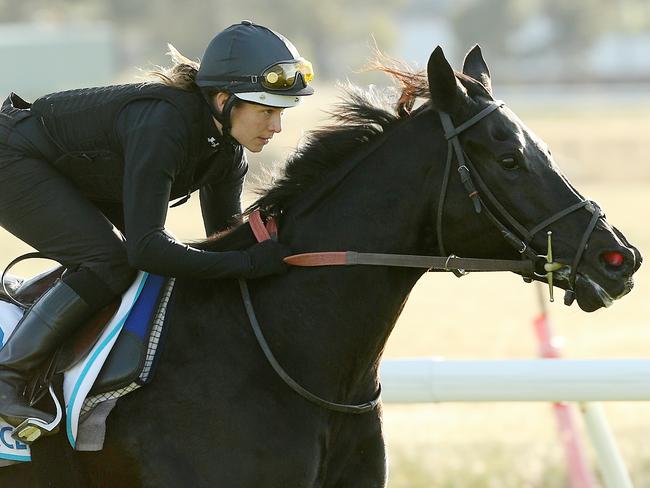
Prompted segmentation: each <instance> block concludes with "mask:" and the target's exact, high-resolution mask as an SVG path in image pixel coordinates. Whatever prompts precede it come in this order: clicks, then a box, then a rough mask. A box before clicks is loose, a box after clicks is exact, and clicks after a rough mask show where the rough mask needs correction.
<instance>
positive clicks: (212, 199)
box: [199, 152, 248, 236]
mask: <svg viewBox="0 0 650 488" xmlns="http://www.w3.org/2000/svg"><path fill="white" fill-rule="evenodd" d="M240 154H241V157H237V159H238V161H235V162H234V163H235V165H234V167H233V168H232V169H231V171H230V174H229V175H228V176H227V177H225V178H224V179H222V180H221V181H219V182H217V183H210V184H206V185H204V186H202V187H201V190H200V192H199V195H200V198H201V213H202V214H203V224H204V225H205V233H206V235H207V236H211V235H212V234H214V233H215V232H220V231H222V230H225V229H227V228H228V227H230V226H232V225H235V224H238V223H240V222H241V194H242V188H243V186H244V176H245V175H246V171H248V163H247V162H246V156H245V155H244V154H243V152H241V153H240Z"/></svg>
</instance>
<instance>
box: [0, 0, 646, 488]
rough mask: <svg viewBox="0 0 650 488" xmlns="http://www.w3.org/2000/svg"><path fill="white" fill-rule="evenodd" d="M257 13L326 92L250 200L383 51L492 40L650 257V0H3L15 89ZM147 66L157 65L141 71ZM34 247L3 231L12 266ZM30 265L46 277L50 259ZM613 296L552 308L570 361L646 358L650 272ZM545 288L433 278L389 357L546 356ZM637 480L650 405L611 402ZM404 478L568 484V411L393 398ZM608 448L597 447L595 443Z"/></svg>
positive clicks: (91, 69) (144, 61)
mask: <svg viewBox="0 0 650 488" xmlns="http://www.w3.org/2000/svg"><path fill="white" fill-rule="evenodd" d="M241 19H251V20H253V21H255V22H258V23H260V24H263V25H267V26H269V27H271V28H273V29H275V30H277V31H279V32H282V33H283V34H285V35H286V36H287V37H289V38H290V39H291V40H292V41H293V42H294V44H296V46H297V47H298V48H299V50H300V51H301V53H302V54H303V55H304V56H305V57H307V58H308V59H310V60H311V61H312V62H313V64H314V67H315V70H316V74H317V80H316V81H315V83H314V85H315V87H316V89H317V93H316V94H315V95H314V96H312V97H310V99H308V100H306V101H305V102H304V103H303V104H302V106H300V107H298V108H295V109H291V110H290V111H288V112H287V114H286V116H285V118H284V131H283V132H282V134H280V135H279V137H275V138H274V141H273V143H272V144H271V145H270V146H269V147H267V148H266V149H265V150H264V152H263V153H261V154H259V155H255V156H254V157H251V158H250V161H251V172H250V174H249V178H248V182H247V185H248V188H247V193H246V196H245V198H246V202H248V203H250V202H251V201H252V200H253V199H254V197H255V194H254V193H253V190H254V189H255V187H256V186H259V185H263V184H264V182H265V181H268V175H267V172H266V171H262V170H261V168H265V169H271V170H273V169H274V168H279V167H281V165H282V162H283V161H284V160H285V158H286V157H287V155H288V154H290V153H291V151H292V150H293V149H294V148H295V147H296V145H297V144H299V143H300V140H301V138H302V136H303V134H304V132H305V131H307V130H309V129H312V128H315V127H317V126H318V125H319V124H322V123H324V122H325V121H326V120H327V111H328V109H331V107H332V105H333V104H334V103H336V102H337V100H338V97H339V96H340V94H341V93H340V90H339V89H338V88H337V82H341V81H343V82H345V81H347V80H350V81H351V82H353V83H355V84H358V85H361V86H364V87H365V86H367V85H369V84H375V85H377V86H378V87H380V88H381V87H384V86H389V85H390V83H391V82H390V80H388V79H386V78H385V77H383V76H378V75H377V74H372V73H362V72H361V71H362V68H363V66H364V65H365V64H366V62H367V60H368V59H369V57H370V56H371V55H372V47H373V46H374V45H375V43H376V45H377V46H378V47H379V48H380V49H381V50H382V51H384V52H386V53H387V54H389V55H391V56H393V57H396V58H399V59H402V60H404V61H405V62H407V63H409V64H411V65H412V66H414V67H416V68H418V67H420V68H421V67H424V66H426V62H427V60H428V57H429V54H430V53H431V51H432V50H433V48H434V47H435V46H436V45H441V46H442V47H443V49H444V51H445V53H446V55H447V57H448V59H449V60H450V61H451V62H452V65H454V66H456V67H457V68H460V65H461V62H462V58H463V56H464V54H465V52H467V50H468V49H469V48H471V47H472V46H473V45H474V44H475V43H479V44H480V45H481V46H482V48H483V53H484V56H485V58H486V60H487V62H488V64H489V66H490V70H491V73H492V80H493V86H494V90H495V94H496V96H497V97H498V98H502V99H504V100H505V101H506V102H507V103H508V105H509V106H510V107H511V108H512V109H513V110H515V112H517V114H518V115H519V116H520V117H521V118H522V120H523V121H524V122H525V123H526V124H527V125H528V126H529V127H530V128H531V129H532V130H533V131H534V132H536V133H537V134H538V135H539V136H540V137H541V138H542V139H544V140H545V141H546V142H547V143H548V144H549V146H550V147H551V149H552V150H553V153H554V156H555V159H556V161H557V162H558V164H559V165H560V166H561V167H562V169H563V170H564V171H565V172H566V173H567V174H568V176H569V177H570V179H571V180H572V182H573V183H574V184H575V185H576V186H577V187H578V189H579V190H580V191H581V192H582V193H583V194H584V195H585V196H588V197H590V198H593V199H595V200H597V201H598V202H599V203H600V204H601V206H602V207H603V208H604V209H605V211H606V212H607V216H608V220H609V221H610V222H611V223H613V224H614V225H616V226H617V227H619V228H620V229H621V230H622V231H623V232H624V233H625V234H626V235H627V236H628V238H629V239H630V241H632V242H633V243H634V244H636V245H637V246H638V247H639V248H640V249H641V251H642V252H645V254H647V253H648V250H649V249H650V230H649V229H648V217H647V212H646V209H647V208H650V164H648V163H649V161H648V153H649V151H650V138H649V137H648V136H649V134H648V129H649V127H650V110H649V109H650V90H649V88H650V2H648V1H647V0H583V1H581V2H568V1H566V0H547V1H544V0H480V1H479V0H455V1H450V0H383V1H377V0H358V1H356V2H353V3H352V2H348V1H344V0H329V1H327V2H324V1H321V2H318V1H312V0H303V1H301V2H296V1H288V0H276V1H274V2H268V1H263V0H240V1H238V2H224V1H205V0H200V1H199V0H185V1H184V2H177V1H171V0H156V1H153V0H141V1H133V0H128V1H127V0H102V1H99V0H23V1H22V2H15V1H12V0H0V60H1V66H2V68H1V70H2V71H1V73H2V75H1V76H0V94H4V93H8V92H9V91H15V92H17V93H18V94H19V95H21V96H23V97H24V98H26V99H28V100H33V99H34V98H36V97H38V96H40V95H42V94H45V93H49V92H53V91H57V90H62V89H68V88H77V87H82V86H94V85H105V84H111V83H124V82H131V81H137V79H136V77H138V76H141V75H142V71H141V69H142V70H145V71H146V70H148V69H150V68H152V67H153V66H155V65H168V58H167V57H166V56H165V52H166V51H167V46H166V44H167V43H168V42H169V43H172V44H173V45H174V46H175V47H176V48H177V49H178V50H180V51H181V52H182V53H183V54H184V55H186V56H187V57H189V58H192V59H198V58H200V56H201V55H202V54H203V49H204V48H205V46H206V45H207V43H208V42H209V41H210V39H211V38H212V37H213V36H214V34H215V33H216V32H218V31H220V30H221V29H223V28H225V27H227V26H228V25H230V24H232V23H235V22H238V21H239V20H241ZM139 68H140V69H139ZM197 200H198V198H196V197H195V198H193V199H192V200H191V202H190V204H188V205H186V206H183V207H180V208H179V209H173V210H172V211H170V215H169V221H168V223H169V228H170V229H171V230H172V231H173V232H174V233H176V234H177V235H178V236H179V237H180V238H181V239H186V240H189V239H195V238H199V237H202V229H203V228H202V224H201V219H200V214H199V209H198V205H197V203H198V202H197ZM28 249H29V248H28V247H27V246H25V245H24V244H22V243H21V242H19V241H17V240H16V239H15V238H13V237H12V236H9V235H8V234H7V233H6V232H4V231H3V230H2V229H0V265H4V264H6V263H7V262H9V261H10V260H11V259H12V258H13V257H14V256H15V255H17V254H18V253H20V252H24V251H27V250H28ZM46 266H47V264H43V263H26V264H24V265H22V267H20V268H19V269H18V270H17V271H16V272H17V274H22V275H29V274H31V273H34V272H36V271H39V270H41V269H42V268H43V267H46ZM646 268H648V266H647V265H646V267H645V268H642V269H641V270H640V271H639V272H638V273H637V280H636V287H635V289H634V290H633V292H632V293H631V294H630V295H629V296H627V297H625V298H624V299H622V300H621V301H620V303H616V304H615V305H614V306H613V307H612V308H610V309H607V310H600V311H598V312H596V313H593V314H585V313H582V312H581V311H580V310H578V309H577V308H576V307H575V306H574V307H572V308H568V307H565V306H563V305H562V303H561V300H559V301H557V302H555V303H554V304H552V305H551V306H550V308H549V313H550V317H551V321H552V323H553V326H554V328H555V329H556V331H557V332H558V333H559V334H561V335H562V336H563V337H564V338H565V348H564V354H565V356H566V357H570V358H644V357H646V358H647V357H648V351H649V347H648V346H650V327H648V325H649V324H650V321H649V320H648V313H649V312H650V300H648V296H649V292H650V285H648V274H649V273H650V272H648V270H647V269H646ZM539 313H540V305H539V300H538V295H537V290H536V289H535V287H534V286H532V285H525V284H524V283H523V282H521V280H520V279H518V278H517V277H515V276H511V275H505V274H504V275H490V276H481V275H479V274H475V275H470V276H469V277H466V278H463V279H460V280H459V279H456V278H455V277H453V276H452V275H448V276H447V275H442V274H434V275H431V276H425V277H423V278H422V280H421V281H420V283H418V285H417V286H416V288H415V289H414V291H413V293H412V296H411V298H410V300H409V303H408V305H407V307H406V309H405V310H404V313H403V315H402V317H401V318H400V320H399V322H398V325H397V327H396V329H395V332H394V334H393V336H392V337H391V339H390V341H389V343H388V348H387V351H386V356H387V357H408V356H445V357H447V358H450V359H472V358H474V359H508V358H513V359H514V358H534V357H537V355H538V351H537V346H536V340H535V336H534V333H533V328H532V320H533V319H534V318H535V317H536V316H537V315H538V314H539ZM605 411H606V413H607V416H608V419H609V421H610V424H611V428H612V430H613V431H614V434H615V436H616V438H617V440H618V443H619V447H620V449H621V451H622V454H623V457H624V459H625V461H626V463H627V465H628V468H629V470H630V472H631V476H632V479H633V482H634V483H635V486H639V487H642V486H650V444H648V442H647V432H648V428H649V427H650V406H649V405H647V404H643V403H626V402H620V403H611V404H607V405H606V406H605ZM384 427H385V433H386V440H387V445H388V455H389V466H390V481H389V486H390V487H411V488H413V487H416V488H417V487H431V486H436V487H438V486H440V487H486V488H487V487H490V488H492V487H559V486H566V478H565V465H564V458H563V452H562V449H561V446H560V443H559V441H558V439H557V434H556V430H555V425H554V420H553V417H552V414H551V407H550V406H549V405H546V404H538V403H519V404H513V403H490V404H467V403H458V404H437V405H420V406H406V405H405V406H396V405H387V406H385V425H384ZM587 454H588V456H589V458H590V459H591V460H592V461H593V460H594V453H593V452H592V451H591V450H588V451H587Z"/></svg>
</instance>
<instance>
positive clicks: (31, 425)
mask: <svg viewBox="0 0 650 488" xmlns="http://www.w3.org/2000/svg"><path fill="white" fill-rule="evenodd" d="M49 392H50V396H51V397H52V401H53V402H54V405H56V415H55V416H54V420H52V422H49V423H48V422H45V421H44V420H42V419H39V418H35V417H30V418H27V419H25V420H23V421H22V422H21V423H20V425H19V426H18V427H16V428H15V429H14V431H13V433H12V434H11V437H13V438H14V439H15V440H17V441H20V442H22V443H24V444H32V443H34V442H35V441H36V440H38V439H39V438H40V437H41V436H48V435H53V434H56V433H57V432H58V430H59V429H58V427H59V423H60V422H61V418H62V417H63V410H62V409H61V403H60V402H59V399H58V398H57V397H56V395H55V394H54V389H53V388H52V385H50V387H49Z"/></svg>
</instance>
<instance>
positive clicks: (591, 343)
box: [0, 88, 650, 488]
mask: <svg viewBox="0 0 650 488" xmlns="http://www.w3.org/2000/svg"><path fill="white" fill-rule="evenodd" d="M321 91H322V92H324V93H325V94H324V95H322V96H320V97H319V98H317V97H316V96H315V97H314V100H313V101H307V103H305V104H304V106H302V107H299V108H296V109H292V110H291V111H288V112H287V115H286V118H285V131H284V132H283V133H282V134H280V136H279V137H277V138H276V139H275V140H274V141H273V143H272V144H271V146H270V147H268V148H267V149H266V150H265V152H264V153H263V154H262V155H261V156H259V157H258V156H255V157H252V158H251V165H252V168H253V170H254V171H253V173H258V172H257V171H255V170H257V169H258V168H259V166H260V165H264V166H265V167H269V166H273V164H274V163H275V162H278V161H282V160H283V159H284V157H285V156H286V154H287V153H288V152H289V151H290V149H291V148H292V147H293V145H294V144H295V142H296V141H297V140H298V139H299V138H300V137H301V135H302V133H303V131H304V130H305V129H306V128H310V127H314V126H315V125H316V124H317V123H319V122H320V121H322V120H323V119H324V115H323V114H322V113H321V112H318V111H317V110H314V106H321V105H322V106H329V105H330V104H331V103H332V101H333V100H334V94H333V92H332V91H331V90H329V89H327V88H325V89H324V90H321ZM646 108H647V107H636V108H635V110H634V111H632V112H631V113H628V112H625V111H622V110H616V109H608V110H606V111H599V110H595V109H590V110H584V109H581V110H579V111H571V110H568V109H567V108H566V106H565V107H564V108H562V109H561V110H560V109H558V108H557V107H555V108H554V107H545V108H544V110H543V111H541V109H539V108H537V109H535V110H533V109H527V108H526V107H525V106H524V107H521V108H519V109H518V110H517V112H518V113H519V115H520V116H521V118H522V120H524V121H525V123H527V125H528V126H529V127H531V128H532V129H533V130H534V131H535V132H536V133H537V134H538V135H539V136H540V137H541V138H542V139H544V140H545V141H546V142H547V143H548V144H549V146H550V147H551V149H552V150H553V152H554V155H555V159H556V161H557V162H558V163H559V164H560V166H562V167H563V169H564V170H565V171H566V172H567V174H568V175H569V176H570V177H571V179H572V181H573V182H574V183H575V184H576V186H577V187H578V188H579V189H580V190H581V191H582V192H583V193H584V194H585V195H587V196H589V197H591V198H594V199H596V200H597V201H598V202H599V203H600V204H601V206H602V207H603V208H604V209H605V210H606V212H607V216H608V220H609V221H610V222H612V223H613V224H614V225H616V226H617V227H619V228H620V229H621V230H622V231H623V232H624V233H625V234H626V235H627V236H628V237H629V239H630V240H631V241H632V242H633V243H635V244H636V245H637V246H638V247H639V248H640V249H641V250H642V251H643V250H647V249H650V231H649V230H648V217H647V210H646V209H648V208H650V191H648V190H649V189H650V187H649V184H648V183H649V182H650V165H649V164H647V160H648V158H647V156H646V155H647V154H650V141H648V139H647V128H648V127H650V111H648V110H646ZM254 179H255V178H253V180H254ZM252 198H253V195H251V194H248V195H247V200H248V201H250V200H251V199H252ZM199 215H200V214H199V208H198V198H197V197H194V198H193V199H192V201H191V203H190V204H189V205H187V206H185V207H181V208H179V209H173V210H172V211H170V215H169V219H168V227H169V228H170V229H171V230H172V231H173V232H174V233H175V234H176V235H178V236H179V237H180V238H182V239H194V238H197V237H201V232H202V225H201V221H200V216H199ZM26 250H28V247H27V246H25V245H23V244H22V243H20V242H18V241H17V240H16V239H14V238H13V237H11V236H8V235H7V234H6V233H5V232H4V231H1V230H0V264H4V263H7V262H8V261H10V260H11V258H12V257H13V256H15V255H16V254H17V253H18V252H21V251H26ZM37 268H38V269H42V268H43V266H42V265H40V266H36V265H34V264H32V263H29V264H24V265H21V267H20V268H19V269H18V272H19V274H29V273H32V272H35V271H36V269H37ZM649 273H650V271H648V266H646V267H644V268H642V269H641V270H640V271H639V273H638V274H637V279H636V287H635V289H634V291H633V292H632V293H631V294H630V295H629V296H627V297H625V298H624V299H623V300H621V301H620V303H616V304H615V305H614V306H613V307H612V308H610V309H607V310H600V311H598V312H596V313H593V314H585V313H583V312H581V311H579V310H578V309H577V307H575V306H574V307H572V308H567V307H564V306H563V305H562V301H561V300H558V301H557V302H556V303H555V304H552V305H551V306H550V307H549V311H550V315H551V319H552V321H553V325H554V327H555V329H556V332H558V333H559V334H560V335H562V336H563V337H564V338H565V340H566V349H565V355H566V356H567V357H571V358H634V357H640V358H643V357H648V346H650V327H648V325H649V321H648V316H649V314H650V300H648V297H649V296H650V280H648V275H649ZM538 309H539V304H538V298H537V295H536V290H535V288H534V287H533V286H532V285H525V284H524V283H523V282H522V281H521V280H520V279H519V278H517V277H515V276H514V275H507V274H503V275H490V276H487V275H481V274H474V275H470V276H468V277H466V278H463V279H457V278H455V277H453V276H451V275H441V274H431V275H427V276H425V277H423V279H422V280H421V281H420V283H418V285H417V286H416V287H415V289H414V291H413V293H412V295H411V297H410V299H409V303H408V304H407V306H406V308H405V310H404V313H403V314H402V317H401V318H400V321H399V323H398V325H397V327H396V329H395V332H394V333H393V335H392V337H391V338H390V340H389V342H388V345H387V350H386V357H391V358H395V357H405V356H432V355H436V356H445V357H448V358H457V359H461V358H462V359H466V358H476V359H490V358H493V359H507V358H513V359H514V358H532V357H536V356H537V348H536V344H535V339H534V333H533V330H532V325H531V321H532V319H533V318H534V317H535V316H536V315H537V313H538V312H539V310H538ZM605 411H606V413H607V416H608V418H609V420H610V424H611V428H612V430H613V431H614V434H615V436H616V438H617V440H618V443H619V445H620V448H621V451H622V453H623V457H624V459H625V460H626V462H627V465H628V467H629V469H630V472H631V474H632V478H633V481H634V483H635V485H636V486H650V445H649V444H648V442H647V431H648V427H650V420H649V419H650V405H649V404H645V403H631V402H630V403H613V404H607V405H606V406H605ZM384 429H385V434H386V442H387V445H388V453H389V462H390V483H389V486H391V487H392V488H401V487H409V488H419V487H431V486H436V487H450V488H451V487H476V488H483V487H485V488H496V487H499V488H502V487H505V488H509V487H513V488H514V487H518V488H520V487H531V488H532V487H534V488H542V487H549V488H550V487H553V488H555V487H558V486H562V485H563V484H564V483H565V481H564V476H565V474H564V457H563V453H562V451H561V447H560V444H559V442H558V441H557V439H556V432H555V426H554V421H553V417H552V414H551V407H550V406H549V405H546V404H539V403H516V404H515V403H486V404H469V403H457V404H437V405H427V406H422V405H419V406H400V405H387V406H385V417H384ZM588 454H589V457H590V459H592V460H593V459H594V453H593V452H592V451H591V450H589V451H588Z"/></svg>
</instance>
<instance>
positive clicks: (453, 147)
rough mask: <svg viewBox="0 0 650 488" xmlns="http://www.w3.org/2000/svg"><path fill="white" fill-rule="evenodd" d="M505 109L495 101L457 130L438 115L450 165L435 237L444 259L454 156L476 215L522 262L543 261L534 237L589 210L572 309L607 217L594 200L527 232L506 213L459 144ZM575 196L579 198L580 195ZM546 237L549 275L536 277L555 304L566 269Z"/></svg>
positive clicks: (569, 297) (568, 299) (568, 297)
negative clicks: (590, 247) (583, 264)
mask: <svg viewBox="0 0 650 488" xmlns="http://www.w3.org/2000/svg"><path fill="white" fill-rule="evenodd" d="M504 105H505V103H504V102H503V101H501V100H492V101H490V102H489V103H488V105H487V107H485V108H484V109H483V110H481V111H480V112H479V113H477V114H476V115H474V116H473V117H471V118H470V119H468V120H467V121H465V122H463V123H462V124H460V125H459V126H457V127H454V125H453V122H452V120H451V116H450V115H449V114H448V113H445V112H438V114H439V116H440V121H441V123H442V127H443V129H444V134H445V139H447V162H446V166H445V172H444V176H443V181H442V187H441V190H440V197H439V199H438V211H437V215H436V234H437V237H438V249H439V251H440V253H441V254H442V255H446V254H447V253H446V251H445V245H444V239H443V232H442V219H443V212H444V206H445V199H446V196H447V187H448V184H449V178H450V174H451V166H452V160H453V159H454V156H456V162H457V165H458V174H459V176H460V179H461V182H462V184H463V186H464V187H465V190H466V191H467V194H468V196H469V198H470V200H471V201H472V204H473V206H474V211H475V212H476V213H482V212H484V213H485V215H487V217H488V218H489V219H490V221H491V222H492V223H493V224H494V225H495V226H496V227H497V229H498V230H499V231H500V232H501V235H502V236H503V237H504V239H505V240H506V241H507V242H508V244H510V245H511V246H512V247H513V248H514V249H516V250H517V252H519V254H521V256H522V259H525V257H527V258H528V259H529V260H531V261H533V262H535V261H537V260H538V259H539V258H540V257H541V255H540V253H538V252H536V251H535V250H534V249H533V248H532V246H531V244H530V243H531V241H532V240H533V238H534V237H535V235H536V234H537V233H539V232H540V231H541V230H543V229H545V228H546V227H548V226H550V225H551V224H553V223H555V222H557V221H559V220H561V219H563V218H564V217H566V216H567V215H570V214H572V213H573V212H575V211H577V210H580V209H582V208H585V209H586V210H588V211H589V212H591V214H592V216H591V219H590V220H589V223H588V224H587V227H586V229H585V231H584V233H583V235H582V238H581V239H580V244H579V245H578V248H577V251H576V254H575V256H574V257H573V260H572V261H571V273H570V275H569V278H568V287H567V290H566V293H565V297H564V303H565V304H567V305H570V304H571V303H573V300H574V299H575V290H574V288H575V281H576V277H577V269H578V265H579V264H580V261H581V260H582V256H583V255H584V252H585V250H586V248H587V242H588V241H589V238H590V237H591V234H592V233H593V231H594V229H595V228H596V225H597V224H598V220H599V219H600V218H601V217H602V218H604V217H605V215H604V213H603V212H602V210H601V209H600V207H599V206H598V204H597V203H596V202H594V201H592V200H585V199H582V200H580V201H578V202H577V203H575V204H573V205H570V206H568V207H566V208H564V209H562V210H560V211H559V212H557V213H555V214H554V215H552V216H550V217H548V218H547V219H545V220H543V221H542V222H540V223H539V224H537V225H535V226H533V227H532V228H530V229H527V228H526V227H525V226H524V225H522V224H521V223H520V222H519V221H518V220H517V219H516V218H514V217H513V216H512V214H510V212H508V211H507V210H506V208H505V207H504V206H503V205H502V204H501V203H500V202H499V200H498V199H497V198H496V196H495V195H494V193H492V191H490V189H489V187H488V186H487V185H486V184H485V182H484V181H483V179H482V178H481V176H480V174H479V172H478V171H477V170H476V168H475V167H474V165H473V164H472V162H471V160H470V159H469V157H468V156H467V154H466V153H465V151H464V150H463V148H462V146H461V144H460V140H459V139H458V136H459V135H460V134H462V133H463V132H464V131H466V130H467V129H469V128H470V127H472V126H474V125H475V124H477V123H478V122H480V121H481V120H482V119H484V118H485V117H487V116H488V115H490V114H491V113H492V112H494V111H496V110H498V109H499V108H501V107H503V106H504ZM474 180H475V181H476V182H477V183H478V187H479V189H480V191H479V190H477V189H476V186H475V185H474ZM575 193H576V195H577V192H575ZM483 196H484V197H485V198H486V199H487V201H488V202H489V203H490V205H491V207H492V208H494V209H495V210H496V211H497V212H498V214H499V216H500V217H501V218H499V217H497V216H496V215H495V214H494V213H493V212H492V210H490V207H489V206H488V205H485V202H484V201H483V198H482V197H483ZM503 220H505V222H506V223H504V222H503ZM513 229H514V231H513ZM547 235H548V239H547V246H548V249H547V253H546V256H545V258H546V264H545V265H544V271H546V273H543V274H540V273H535V275H536V276H537V277H538V278H542V277H545V278H546V279H547V281H548V283H549V293H550V295H551V301H553V272H555V271H557V270H559V269H561V268H563V267H564V265H562V264H560V263H556V262H554V261H553V256H552V244H551V233H550V231H549V232H548V234H547ZM458 274H462V273H457V275H458Z"/></svg>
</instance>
